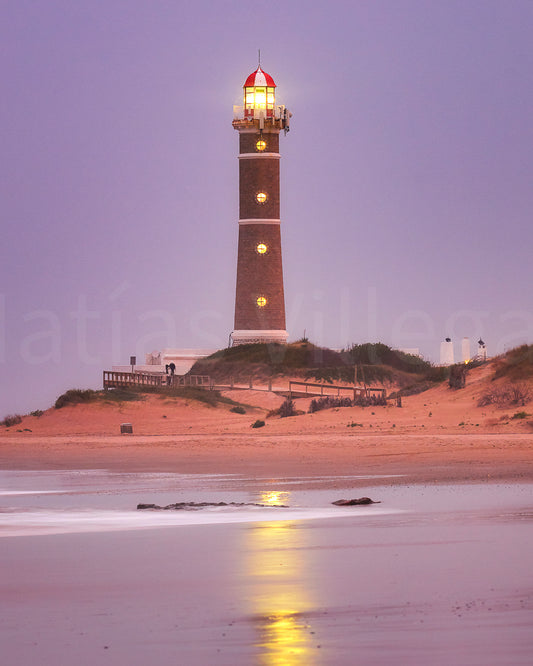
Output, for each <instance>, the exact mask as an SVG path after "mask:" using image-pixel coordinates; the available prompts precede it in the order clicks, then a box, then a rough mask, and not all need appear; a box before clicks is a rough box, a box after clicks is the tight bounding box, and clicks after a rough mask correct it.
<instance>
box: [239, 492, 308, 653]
mask: <svg viewBox="0 0 533 666" xmlns="http://www.w3.org/2000/svg"><path fill="white" fill-rule="evenodd" d="M283 494H284V495H285V496H288V495H289V494H290V493H283ZM265 495H267V494H266V493H265ZM270 497H271V499H272V501H280V499H279V497H278V498H275V497H274V494H272V495H270ZM265 499H267V497H265ZM287 499H288V497H285V498H284V501H287ZM302 536H303V535H302V532H301V530H299V529H297V527H296V524H295V523H294V522H283V523H279V522H268V523H257V524H255V525H254V526H253V527H251V528H250V529H249V530H248V531H247V542H246V545H247V572H248V576H249V577H250V583H251V585H252V586H253V598H252V599H251V602H250V605H251V607H250V614H251V617H252V622H253V624H254V626H255V628H256V631H257V633H258V636H257V640H256V643H255V647H256V649H257V663H258V664H261V665H262V666H282V665H283V664H291V665H294V666H300V665H304V664H306V665H309V666H311V665H312V664H314V663H315V660H314V654H313V652H314V649H315V646H314V644H313V642H312V640H311V639H312V634H311V627H310V625H309V624H308V623H307V622H306V620H305V614H306V613H307V612H309V611H310V610H311V609H312V607H313V603H312V600H311V598H310V591H309V589H307V588H306V587H305V584H304V581H305V573H306V572H305V570H304V567H305V557H304V555H303V553H302V550H301V549H302V547H305V543H304V542H303V540H302Z"/></svg>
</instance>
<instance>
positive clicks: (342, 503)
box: [332, 497, 381, 506]
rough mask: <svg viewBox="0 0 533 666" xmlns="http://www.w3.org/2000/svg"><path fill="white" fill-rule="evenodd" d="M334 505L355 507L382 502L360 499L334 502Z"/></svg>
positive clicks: (368, 498) (365, 498)
mask: <svg viewBox="0 0 533 666" xmlns="http://www.w3.org/2000/svg"><path fill="white" fill-rule="evenodd" d="M332 504H335V505H336V506H355V505H356V504H381V502H375V501H374V500H372V499H370V497H359V499H350V500H345V499H340V500H337V501H336V502H332Z"/></svg>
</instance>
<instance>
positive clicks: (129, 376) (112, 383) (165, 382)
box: [103, 370, 213, 390]
mask: <svg viewBox="0 0 533 666" xmlns="http://www.w3.org/2000/svg"><path fill="white" fill-rule="evenodd" d="M103 386H104V389H106V390H107V389H110V388H128V387H133V386H135V387H142V386H160V387H163V388H164V387H171V388H172V387H178V386H202V387H203V388H213V382H212V381H211V378H210V377H209V375H164V374H163V373H161V372H159V373H154V374H148V373H145V372H115V371H112V370H104V374H103Z"/></svg>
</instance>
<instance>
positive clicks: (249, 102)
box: [243, 67, 276, 118]
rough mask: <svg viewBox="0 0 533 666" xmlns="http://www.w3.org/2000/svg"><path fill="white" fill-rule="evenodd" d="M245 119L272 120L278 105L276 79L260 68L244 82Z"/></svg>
mask: <svg viewBox="0 0 533 666" xmlns="http://www.w3.org/2000/svg"><path fill="white" fill-rule="evenodd" d="M243 88H244V117H245V118H272V117H273V116H274V108H275V105H276V96H275V88H276V84H275V83H274V79H273V78H272V77H271V76H270V74H267V73H266V72H263V70H262V69H261V67H258V68H257V69H256V70H255V72H252V73H251V74H250V76H249V77H248V78H247V79H246V81H245V82H244V86H243Z"/></svg>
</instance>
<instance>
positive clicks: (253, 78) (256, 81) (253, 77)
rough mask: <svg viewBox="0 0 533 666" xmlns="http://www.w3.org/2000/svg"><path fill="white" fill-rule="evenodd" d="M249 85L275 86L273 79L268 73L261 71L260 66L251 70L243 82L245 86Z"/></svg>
mask: <svg viewBox="0 0 533 666" xmlns="http://www.w3.org/2000/svg"><path fill="white" fill-rule="evenodd" d="M251 86H268V87H269V88H275V87H276V84H275V83H274V79H273V78H272V77H271V76H270V74H267V73H266V72H263V70H262V69H261V67H258V68H257V69H256V70H255V72H252V73H251V74H250V76H249V77H248V78H247V79H246V81H245V82H244V87H245V88H248V87H251Z"/></svg>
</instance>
